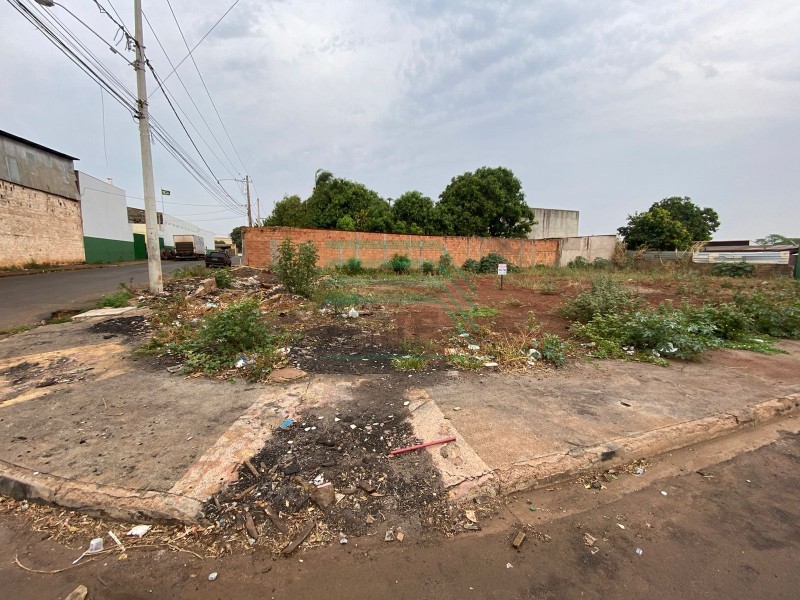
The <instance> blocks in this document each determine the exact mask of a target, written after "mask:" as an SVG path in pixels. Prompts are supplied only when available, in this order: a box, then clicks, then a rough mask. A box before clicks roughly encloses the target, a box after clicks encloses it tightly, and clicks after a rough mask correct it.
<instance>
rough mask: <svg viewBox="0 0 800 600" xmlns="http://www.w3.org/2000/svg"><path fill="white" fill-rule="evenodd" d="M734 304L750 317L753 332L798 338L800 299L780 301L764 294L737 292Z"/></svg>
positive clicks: (799, 333) (799, 332)
mask: <svg viewBox="0 0 800 600" xmlns="http://www.w3.org/2000/svg"><path fill="white" fill-rule="evenodd" d="M733 301H734V304H735V305H736V306H737V307H738V308H739V309H740V310H741V311H742V312H743V313H744V314H745V315H746V316H747V317H748V318H749V319H751V321H752V323H753V325H752V331H753V333H758V334H764V335H769V336H772V337H777V338H794V339H797V338H800V300H788V301H786V302H783V303H780V302H775V301H771V300H770V299H769V298H767V297H766V296H765V295H764V294H761V293H756V294H737V295H736V296H735V297H734V299H733Z"/></svg>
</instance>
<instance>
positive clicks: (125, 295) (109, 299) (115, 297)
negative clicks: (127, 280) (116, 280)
mask: <svg viewBox="0 0 800 600" xmlns="http://www.w3.org/2000/svg"><path fill="white" fill-rule="evenodd" d="M131 298H133V292H131V291H130V290H129V289H128V288H127V287H125V285H124V284H123V285H120V286H119V289H118V290H117V291H116V292H114V293H113V294H108V295H106V296H103V297H102V298H100V300H98V302H97V308H122V307H123V306H128V301H129V300H130V299H131Z"/></svg>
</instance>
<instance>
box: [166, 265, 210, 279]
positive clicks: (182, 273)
mask: <svg viewBox="0 0 800 600" xmlns="http://www.w3.org/2000/svg"><path fill="white" fill-rule="evenodd" d="M210 274H211V270H210V269H206V267H205V265H191V266H188V267H181V268H180V269H175V270H174V271H173V272H172V275H171V278H172V279H192V278H194V277H208V276H209V275H210Z"/></svg>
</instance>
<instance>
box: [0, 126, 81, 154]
mask: <svg viewBox="0 0 800 600" xmlns="http://www.w3.org/2000/svg"><path fill="white" fill-rule="evenodd" d="M0 137H6V138H8V139H10V140H14V141H15V142H21V143H23V144H27V145H28V146H33V147H34V148H38V149H39V150H44V151H45V152H49V153H50V154H55V155H56V156H62V157H64V158H68V159H70V160H80V159H79V158H76V157H74V156H70V155H69V154H64V153H63V152H59V151H58V150H53V149H52V148H48V147H47V146H42V145H41V144H37V143H36V142H32V141H30V140H26V139H25V138H23V137H19V136H18V135H14V134H13V133H9V132H7V131H3V130H2V129H0Z"/></svg>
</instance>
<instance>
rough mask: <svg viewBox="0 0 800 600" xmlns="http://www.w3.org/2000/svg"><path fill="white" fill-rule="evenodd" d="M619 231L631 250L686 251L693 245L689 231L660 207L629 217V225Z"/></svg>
mask: <svg viewBox="0 0 800 600" xmlns="http://www.w3.org/2000/svg"><path fill="white" fill-rule="evenodd" d="M618 231H619V234H620V235H621V236H622V238H623V239H624V240H625V243H626V244H627V246H628V248H629V249H631V250H635V249H637V248H651V249H653V250H685V249H686V248H688V247H689V246H690V245H691V244H692V236H691V234H690V233H689V230H688V229H687V228H686V227H685V226H684V225H683V224H682V223H681V222H680V221H677V220H676V219H674V218H673V217H672V215H670V214H669V212H667V210H666V209H663V208H661V207H659V206H653V207H652V208H651V209H650V210H648V211H647V212H643V213H636V214H635V215H631V216H629V217H628V225H627V226H626V227H620V228H619V230H618Z"/></svg>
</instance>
